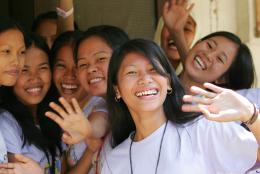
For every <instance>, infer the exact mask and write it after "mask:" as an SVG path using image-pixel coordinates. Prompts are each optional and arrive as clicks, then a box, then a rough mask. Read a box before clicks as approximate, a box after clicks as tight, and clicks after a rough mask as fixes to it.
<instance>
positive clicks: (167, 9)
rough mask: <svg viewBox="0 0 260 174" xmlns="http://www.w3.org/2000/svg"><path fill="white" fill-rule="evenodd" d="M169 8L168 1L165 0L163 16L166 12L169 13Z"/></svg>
mask: <svg viewBox="0 0 260 174" xmlns="http://www.w3.org/2000/svg"><path fill="white" fill-rule="evenodd" d="M169 7H170V2H169V0H166V1H165V3H164V5H163V11H162V12H163V16H166V15H167V13H168V11H169Z"/></svg>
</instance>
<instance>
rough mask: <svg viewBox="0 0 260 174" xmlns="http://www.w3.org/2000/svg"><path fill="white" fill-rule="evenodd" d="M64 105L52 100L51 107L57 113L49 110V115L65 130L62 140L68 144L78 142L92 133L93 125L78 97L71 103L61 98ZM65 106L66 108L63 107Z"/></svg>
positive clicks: (47, 114)
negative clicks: (81, 106)
mask: <svg viewBox="0 0 260 174" xmlns="http://www.w3.org/2000/svg"><path fill="white" fill-rule="evenodd" d="M59 101H60V103H61V104H62V106H63V107H61V106H59V105H58V104H56V103H54V102H51V103H50V107H51V108H52V109H53V110H54V111H55V112H56V113H57V114H56V113H54V112H51V111H48V112H46V113H45V115H46V116H47V117H49V118H50V119H52V120H54V121H55V122H56V123H57V124H58V125H59V126H60V127H61V128H62V129H63V131H64V133H63V135H62V140H63V141H64V142H65V143H67V144H76V143H78V142H80V141H82V140H84V139H85V138H86V137H87V136H89V135H91V131H92V129H91V125H90V123H89V121H88V119H87V118H86V117H85V115H84V113H83V111H82V110H81V108H80V106H79V104H78V102H77V100H76V99H74V98H73V99H72V102H71V103H72V104H69V103H68V102H67V101H66V100H65V99H64V98H63V97H61V98H60V99H59ZM63 108H64V109H63Z"/></svg>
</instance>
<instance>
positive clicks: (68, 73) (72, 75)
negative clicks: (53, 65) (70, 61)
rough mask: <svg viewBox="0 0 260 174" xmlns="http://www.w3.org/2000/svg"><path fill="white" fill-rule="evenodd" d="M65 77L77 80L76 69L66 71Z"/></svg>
mask: <svg viewBox="0 0 260 174" xmlns="http://www.w3.org/2000/svg"><path fill="white" fill-rule="evenodd" d="M64 77H65V78H67V79H76V78H77V72H76V68H71V69H68V70H66V72H65V74H64Z"/></svg>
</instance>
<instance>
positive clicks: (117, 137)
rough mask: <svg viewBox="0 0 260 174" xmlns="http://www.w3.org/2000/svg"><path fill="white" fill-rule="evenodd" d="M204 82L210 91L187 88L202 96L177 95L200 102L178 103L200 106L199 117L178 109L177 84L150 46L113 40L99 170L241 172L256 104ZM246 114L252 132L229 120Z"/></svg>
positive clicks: (253, 148)
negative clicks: (106, 133)
mask: <svg viewBox="0 0 260 174" xmlns="http://www.w3.org/2000/svg"><path fill="white" fill-rule="evenodd" d="M205 87H207V88H209V89H210V90H211V91H212V92H207V91H205V90H202V89H200V88H193V92H195V94H197V95H202V96H204V97H205V98H200V97H191V96H185V97H184V100H185V101H187V102H193V103H194V102H196V103H200V105H198V106H197V105H188V106H187V105H185V106H183V110H184V111H193V110H195V109H194V107H197V108H200V111H202V112H203V114H204V115H205V117H206V118H207V119H205V118H203V117H198V115H196V114H192V113H191V114H188V113H183V112H182V111H181V105H182V101H181V99H182V96H183V94H184V90H183V89H182V87H181V85H180V83H179V81H178V78H177V77H176V75H175V73H174V72H173V70H172V68H171V66H170V64H169V62H168V61H167V58H166V57H165V56H164V55H163V53H162V52H161V50H160V49H159V48H158V46H157V45H156V44H154V43H152V42H150V41H145V40H132V41H129V42H128V43H126V44H124V45H123V46H122V47H120V48H119V49H118V50H117V51H116V52H115V53H114V54H113V56H112V59H111V62H110V66H109V78H108V92H107V94H108V97H107V103H108V109H109V120H110V125H111V134H112V139H111V143H112V147H113V150H112V151H110V152H109V153H107V154H105V162H104V163H103V168H102V171H101V173H187V172H190V173H244V172H245V171H246V170H247V169H248V168H250V167H251V166H252V165H253V164H254V162H255V160H256V154H257V148H258V145H257V141H256V140H255V137H256V138H257V140H258V142H259V140H260V139H259V138H260V136H259V135H260V134H259V124H260V119H259V118H258V119H257V116H258V115H259V112H258V110H256V109H255V107H254V106H253V104H251V103H250V102H248V101H247V100H246V99H245V98H243V97H242V96H239V95H238V94H236V93H234V92H232V91H230V90H225V89H223V88H219V87H216V86H214V85H206V86H205ZM115 98H116V100H115ZM231 108H232V109H231ZM251 116H252V117H251ZM252 118H254V119H256V120H253V121H252ZM209 120H214V121H218V122H228V123H218V122H212V121H209ZM248 120H251V121H252V122H250V124H248V127H249V129H250V130H251V131H252V133H253V134H254V135H255V137H254V136H253V134H252V133H250V132H248V131H247V130H245V129H244V128H243V127H241V126H240V125H239V124H237V123H236V122H233V121H241V122H247V121H248ZM247 123H249V122H247ZM241 149H243V150H241ZM151 152H154V153H151ZM233 161H236V163H239V165H236V166H234V162H233ZM140 164H142V165H140ZM187 164H189V166H188V167H187Z"/></svg>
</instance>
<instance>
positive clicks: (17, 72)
mask: <svg viewBox="0 0 260 174" xmlns="http://www.w3.org/2000/svg"><path fill="white" fill-rule="evenodd" d="M6 73H7V74H9V75H11V76H18V75H19V70H18V69H11V70H8V71H6Z"/></svg>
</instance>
